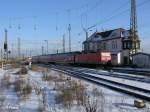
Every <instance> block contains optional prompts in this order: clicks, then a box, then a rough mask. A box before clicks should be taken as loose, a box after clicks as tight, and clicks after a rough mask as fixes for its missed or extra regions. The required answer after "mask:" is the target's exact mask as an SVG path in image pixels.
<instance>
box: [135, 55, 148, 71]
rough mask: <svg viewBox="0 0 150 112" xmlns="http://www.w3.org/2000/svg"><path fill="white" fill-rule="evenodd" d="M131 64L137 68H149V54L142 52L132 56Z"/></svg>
mask: <svg viewBox="0 0 150 112" xmlns="http://www.w3.org/2000/svg"><path fill="white" fill-rule="evenodd" d="M133 64H134V65H136V66H137V67H144V68H150V54H148V53H142V52H139V53H136V54H134V55H133Z"/></svg>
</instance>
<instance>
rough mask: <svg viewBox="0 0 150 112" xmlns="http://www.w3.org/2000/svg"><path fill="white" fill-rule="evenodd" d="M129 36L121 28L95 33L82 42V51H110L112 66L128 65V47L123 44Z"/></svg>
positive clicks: (127, 31)
mask: <svg viewBox="0 0 150 112" xmlns="http://www.w3.org/2000/svg"><path fill="white" fill-rule="evenodd" d="M129 34H130V31H129V30H126V29H123V28H118V29H114V30H109V31H104V32H95V33H93V34H92V35H91V36H90V37H88V39H87V40H86V41H84V42H83V47H84V51H87V52H89V51H110V52H111V55H112V63H113V64H114V65H118V64H119V65H122V64H129V61H130V59H129V58H130V50H129V49H128V46H129V45H127V44H124V40H126V39H128V38H129Z"/></svg>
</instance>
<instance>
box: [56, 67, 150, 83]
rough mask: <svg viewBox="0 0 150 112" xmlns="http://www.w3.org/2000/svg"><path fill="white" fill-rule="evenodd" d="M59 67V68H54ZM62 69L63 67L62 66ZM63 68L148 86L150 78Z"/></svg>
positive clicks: (86, 69)
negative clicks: (142, 83)
mask: <svg viewBox="0 0 150 112" xmlns="http://www.w3.org/2000/svg"><path fill="white" fill-rule="evenodd" d="M56 67H61V66H56ZM62 67H64V66H62ZM65 68H68V69H70V70H73V71H77V72H81V73H91V74H95V75H101V76H109V77H115V78H121V79H127V80H131V81H138V82H144V83H148V84H150V78H149V77H143V76H142V77H141V76H135V75H124V74H118V73H108V72H107V73H102V72H99V71H97V70H94V69H89V68H77V67H68V66H65Z"/></svg>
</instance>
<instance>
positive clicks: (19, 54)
mask: <svg viewBox="0 0 150 112" xmlns="http://www.w3.org/2000/svg"><path fill="white" fill-rule="evenodd" d="M20 45H21V43H20V38H18V58H19V59H20V56H21V51H20V50H21V48H20Z"/></svg>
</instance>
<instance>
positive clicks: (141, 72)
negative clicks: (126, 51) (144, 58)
mask: <svg viewBox="0 0 150 112" xmlns="http://www.w3.org/2000/svg"><path fill="white" fill-rule="evenodd" d="M113 70H114V71H116V72H121V73H130V74H136V75H144V76H149V77H150V70H148V69H136V68H134V69H133V68H113Z"/></svg>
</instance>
